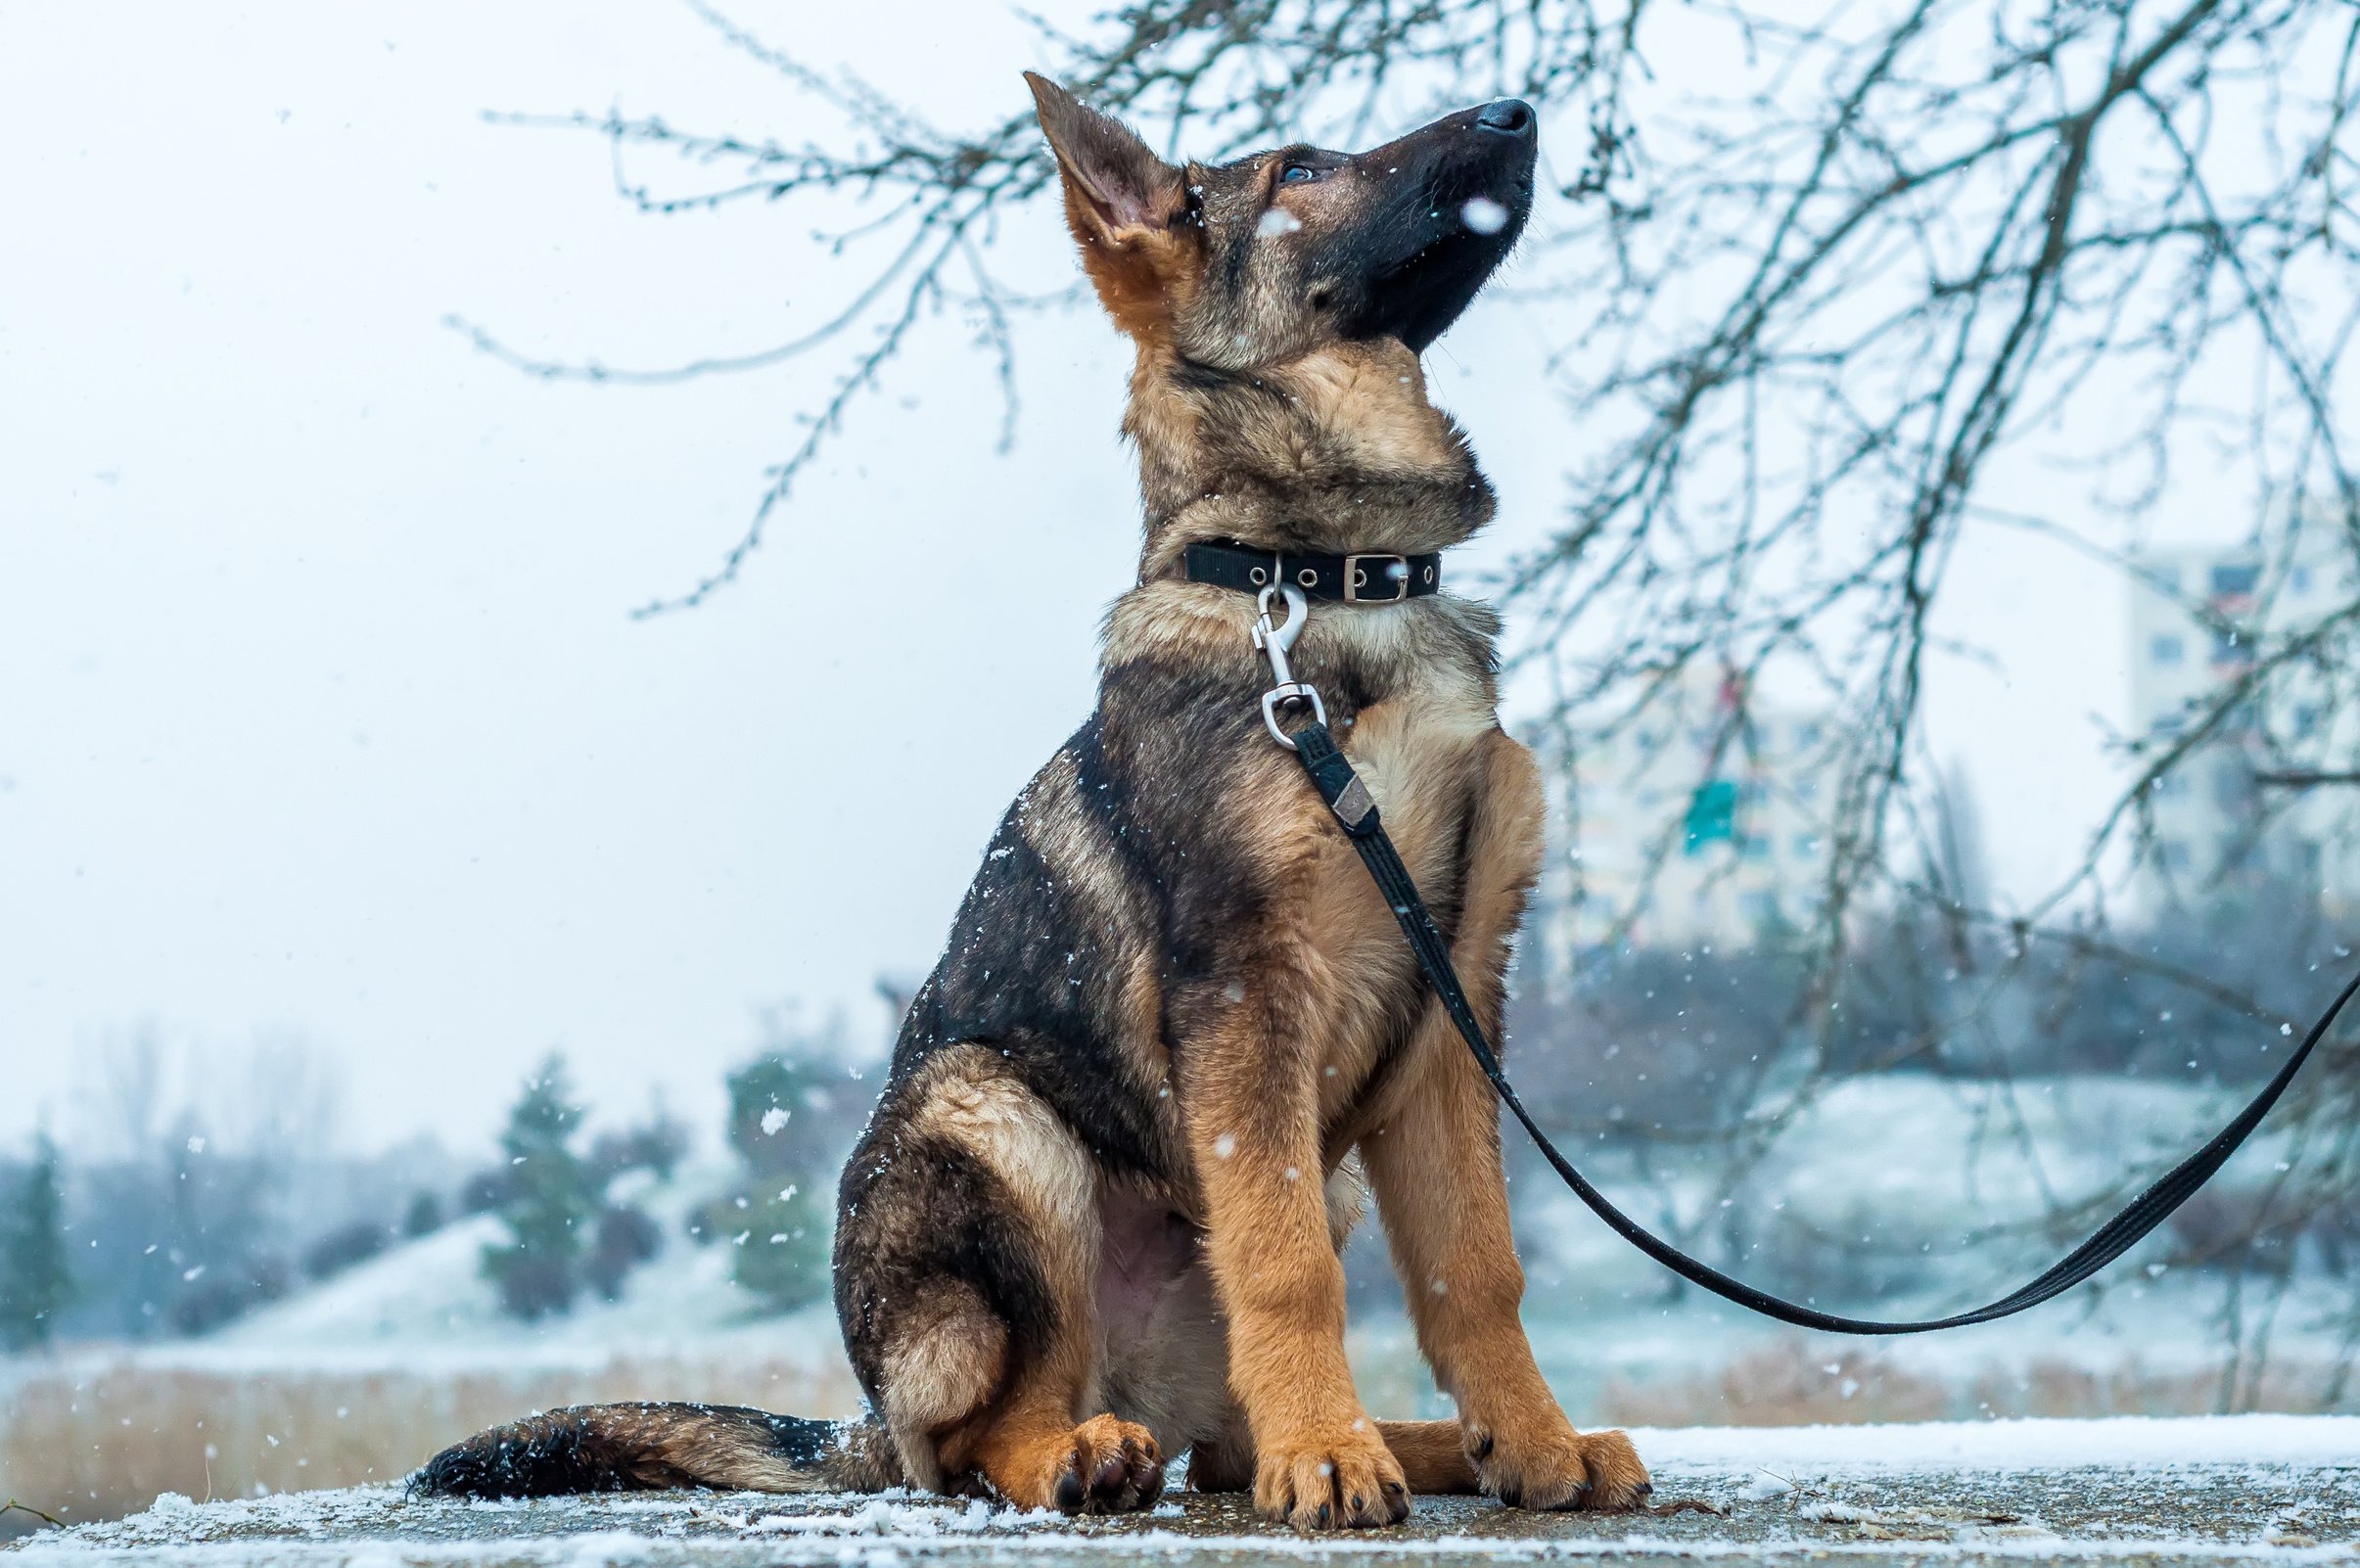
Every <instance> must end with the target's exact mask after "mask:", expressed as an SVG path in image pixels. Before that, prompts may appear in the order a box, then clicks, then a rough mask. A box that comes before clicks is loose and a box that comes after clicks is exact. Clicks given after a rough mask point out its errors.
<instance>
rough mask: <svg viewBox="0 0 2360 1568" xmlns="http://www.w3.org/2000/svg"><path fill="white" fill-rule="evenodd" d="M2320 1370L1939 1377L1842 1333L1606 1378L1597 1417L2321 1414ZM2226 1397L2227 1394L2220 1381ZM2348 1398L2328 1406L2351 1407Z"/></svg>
mask: <svg viewBox="0 0 2360 1568" xmlns="http://www.w3.org/2000/svg"><path fill="white" fill-rule="evenodd" d="M2331 1386H2332V1380H2331V1378H2330V1375H2329V1369H2328V1368H2325V1367H2321V1366H2317V1365H2312V1364H2308V1363H2295V1362H2288V1363H2284V1364H2279V1365H2273V1366H2270V1367H2268V1368H2266V1369H2265V1370H2264V1372H2263V1373H2262V1374H2261V1376H2260V1377H2259V1378H2247V1379H2245V1380H2244V1381H2243V1382H2241V1384H2240V1385H2239V1386H2238V1387H2237V1388H2236V1389H2235V1390H2227V1387H2226V1383H2225V1380H2224V1377H2223V1373H2222V1369H2221V1368H2219V1367H2212V1368H2204V1369H2199V1370H2197V1371H2177V1372H2159V1371H2151V1370H2148V1369H2146V1368H2143V1367H2141V1366H2140V1365H2139V1364H2138V1363H2137V1362H2136V1361H2128V1362H2124V1363H2123V1364H2121V1365H2119V1366H2116V1367H2114V1368H2112V1369H2111V1370H2108V1371H2104V1372H2094V1371H2091V1370H2089V1369H2087V1368H2085V1367H2080V1366H2075V1365H2071V1364H2069V1363H2066V1362H2063V1361H2055V1360H2044V1361H2034V1362H2031V1363H2030V1364H2028V1365H2026V1366H2024V1367H2022V1368H2020V1369H2009V1368H2005V1367H2000V1366H1993V1367H1989V1368H1986V1369H1985V1370H1983V1371H1981V1372H1979V1373H1977V1374H1976V1375H1975V1376H1973V1377H1972V1378H1970V1379H1967V1380H1966V1381H1964V1382H1958V1383H1953V1382H1946V1381H1944V1380H1942V1379H1939V1378H1935V1377H1931V1376H1928V1375H1926V1374H1925V1373H1923V1372H1920V1371H1915V1370H1911V1369H1909V1368H1906V1367H1903V1366H1900V1365H1898V1364H1896V1363H1895V1362H1893V1361H1892V1360H1888V1359H1886V1358H1885V1357H1882V1356H1879V1355H1875V1354H1873V1353H1869V1352H1864V1351H1862V1350H1860V1349H1859V1348H1858V1347H1857V1346H1854V1345H1849V1344H1845V1343H1841V1342H1830V1341H1820V1342H1812V1341H1806V1340H1799V1339H1798V1340H1790V1341H1785V1342H1782V1343H1781V1344H1778V1345H1774V1346H1770V1347H1768V1348H1765V1349H1763V1350H1759V1351H1755V1352H1753V1353H1751V1354H1749V1355H1746V1356H1741V1357H1739V1358H1737V1359H1736V1360H1733V1361H1731V1362H1730V1363H1729V1364H1728V1365H1726V1366H1724V1367H1722V1368H1721V1369H1720V1370H1719V1371H1718V1372H1714V1373H1709V1374H1705V1375H1702V1376H1698V1377H1694V1378H1689V1379H1681V1380H1674V1381H1667V1382H1656V1383H1646V1384H1637V1383H1632V1382H1629V1381H1626V1380H1622V1379H1611V1378H1610V1379H1608V1380H1607V1382H1606V1384H1605V1386H1604V1387H1603V1388H1602V1389H1601V1390H1600V1391H1599V1394H1598V1401H1597V1409H1598V1419H1599V1420H1600V1421H1601V1422H1604V1423H1611V1424H1615V1425H1628V1426H1802V1425H1814V1424H1829V1425H1856V1424H1864V1423H1867V1422H1872V1421H1941V1420H1987V1419H1990V1418H1992V1417H1995V1416H2021V1415H2059V1416H2099V1415H2208V1414H2211V1413H2213V1412H2215V1411H2217V1410H2222V1409H2224V1408H2226V1409H2229V1410H2233V1411H2247V1410H2284V1411H2291V1412H2293V1413H2296V1414H2304V1415H2310V1414H2320V1413H2325V1412H2326V1411H2327V1410H2328V1409H2329V1408H2330V1407H2329V1406H2328V1405H2327V1404H2326V1403H2325V1401H2324V1399H2323V1394H2324V1392H2325V1391H2326V1390H2327V1389H2328V1388H2329V1387H2331ZM2225 1391H2226V1392H2228V1394H2229V1397H2228V1399H2227V1400H2226V1401H2224V1398H2223V1395H2224V1392H2225ZM2352 1403H2353V1402H2352V1401H2351V1400H2350V1399H2349V1398H2346V1399H2345V1400H2344V1401H2343V1402H2342V1403H2341V1404H2340V1405H2337V1406H2336V1407H2334V1408H2337V1409H2344V1410H2348V1409H2350V1408H2351V1407H2352Z"/></svg>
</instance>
